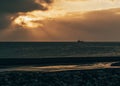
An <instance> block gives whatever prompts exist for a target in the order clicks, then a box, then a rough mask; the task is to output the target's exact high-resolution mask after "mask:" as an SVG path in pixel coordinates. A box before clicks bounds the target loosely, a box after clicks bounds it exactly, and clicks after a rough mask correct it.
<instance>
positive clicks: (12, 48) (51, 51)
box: [0, 42, 120, 58]
mask: <svg viewBox="0 0 120 86" xmlns="http://www.w3.org/2000/svg"><path fill="white" fill-rule="evenodd" d="M74 56H75V57H94V56H95V57H97V56H98V57H100V56H120V43H115V42H114V43H112V42H96V43H95V42H84V43H77V42H44V43H43V42H1V43H0V58H46V57H47V58H51V57H52V58H53V57H55V58H57V57H74Z"/></svg>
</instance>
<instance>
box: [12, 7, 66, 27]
mask: <svg viewBox="0 0 120 86" xmlns="http://www.w3.org/2000/svg"><path fill="white" fill-rule="evenodd" d="M65 14H66V12H64V11H63V10H55V9H54V10H49V11H39V10H36V11H32V12H27V13H19V14H18V15H19V16H18V17H16V18H15V19H14V24H15V25H17V26H22V27H24V28H38V27H39V28H40V27H42V26H43V21H46V20H50V19H56V18H58V17H62V16H64V15H65Z"/></svg>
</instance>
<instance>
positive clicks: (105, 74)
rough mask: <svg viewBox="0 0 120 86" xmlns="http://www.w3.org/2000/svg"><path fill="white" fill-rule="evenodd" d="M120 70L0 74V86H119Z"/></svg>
mask: <svg viewBox="0 0 120 86" xmlns="http://www.w3.org/2000/svg"><path fill="white" fill-rule="evenodd" d="M119 85H120V69H96V70H81V71H78V70H74V71H64V72H49V73H48V72H23V71H11V72H1V73H0V86H119Z"/></svg>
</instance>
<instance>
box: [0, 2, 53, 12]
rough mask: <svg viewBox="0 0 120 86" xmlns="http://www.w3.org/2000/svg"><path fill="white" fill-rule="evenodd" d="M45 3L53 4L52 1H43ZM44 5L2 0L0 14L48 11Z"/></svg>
mask: <svg viewBox="0 0 120 86" xmlns="http://www.w3.org/2000/svg"><path fill="white" fill-rule="evenodd" d="M40 1H41V0H40ZM42 1H44V3H47V4H49V3H51V2H52V1H51V0H42ZM46 9H47V7H44V6H43V5H42V4H38V3H35V0H0V13H15V12H28V11H32V10H46Z"/></svg>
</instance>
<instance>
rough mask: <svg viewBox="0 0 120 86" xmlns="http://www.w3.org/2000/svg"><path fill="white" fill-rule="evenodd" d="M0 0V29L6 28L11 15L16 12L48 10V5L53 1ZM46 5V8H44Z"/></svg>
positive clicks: (9, 22)
mask: <svg viewBox="0 0 120 86" xmlns="http://www.w3.org/2000/svg"><path fill="white" fill-rule="evenodd" d="M38 1H39V3H36V2H35V0H0V29H5V28H6V27H8V26H9V25H10V24H11V22H12V20H11V19H10V16H11V15H13V16H14V15H15V14H17V13H18V12H30V11H33V10H43V11H44V10H48V7H49V5H50V4H51V3H52V2H53V0H38ZM43 3H44V4H47V6H44V5H43Z"/></svg>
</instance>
